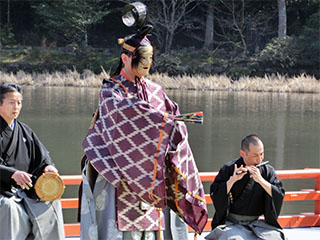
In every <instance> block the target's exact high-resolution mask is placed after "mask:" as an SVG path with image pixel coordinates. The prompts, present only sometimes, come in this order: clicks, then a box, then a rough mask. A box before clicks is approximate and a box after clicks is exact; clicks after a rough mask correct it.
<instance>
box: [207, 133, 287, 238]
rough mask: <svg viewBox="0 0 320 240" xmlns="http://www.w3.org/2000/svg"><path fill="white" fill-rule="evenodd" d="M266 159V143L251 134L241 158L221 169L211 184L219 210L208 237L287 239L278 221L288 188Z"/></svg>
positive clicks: (214, 201) (242, 143) (241, 151)
mask: <svg viewBox="0 0 320 240" xmlns="http://www.w3.org/2000/svg"><path fill="white" fill-rule="evenodd" d="M263 159H264V146H263V143H262V141H261V140H260V138H259V137H258V136H257V135H255V134H251V135H248V136H246V137H245V138H244V139H243V140H242V141H241V149H240V158H238V159H236V160H233V161H230V162H228V163H226V164H225V165H224V166H223V167H222V168H221V169H220V171H219V173H218V175H217V177H216V178H215V181H214V182H213V183H212V185H211V187H210V195H211V198H212V200H213V204H214V207H215V210H216V212H215V215H214V217H213V220H212V229H213V231H212V232H211V233H210V234H209V235H207V236H206V239H285V237H284V234H283V231H282V229H281V227H280V225H279V223H278V221H277V219H278V216H279V214H280V210H281V206H282V201H283V198H284V195H285V191H284V189H283V187H282V183H281V182H280V180H279V179H278V177H277V174H276V173H275V170H274V168H273V167H272V166H271V165H269V164H268V161H266V162H263ZM261 215H264V220H260V219H259V217H260V216H261Z"/></svg>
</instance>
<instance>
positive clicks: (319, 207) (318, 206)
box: [314, 177, 320, 214]
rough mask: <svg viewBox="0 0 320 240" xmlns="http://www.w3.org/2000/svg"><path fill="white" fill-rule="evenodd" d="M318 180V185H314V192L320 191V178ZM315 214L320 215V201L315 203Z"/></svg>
mask: <svg viewBox="0 0 320 240" xmlns="http://www.w3.org/2000/svg"><path fill="white" fill-rule="evenodd" d="M314 180H316V183H315V184H314V190H315V191H319V190H320V177H316V178H314ZM314 214H320V200H315V201H314Z"/></svg>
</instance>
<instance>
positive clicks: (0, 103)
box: [0, 83, 64, 240]
mask: <svg viewBox="0 0 320 240" xmlns="http://www.w3.org/2000/svg"><path fill="white" fill-rule="evenodd" d="M21 107H22V88H21V87H20V86H19V85H18V84H15V83H4V84H2V85H1V86H0V238H1V239H27V238H28V239H30V238H31V239H54V240H56V239H64V226H63V216H62V209H61V203H60V201H59V200H55V201H53V202H52V203H51V202H44V201H40V200H39V199H38V198H37V197H36V194H35V192H34V188H33V185H34V182H33V181H32V180H33V179H35V177H39V176H40V175H41V174H42V173H43V172H45V173H47V172H58V170H57V169H56V168H55V167H54V166H53V163H52V161H51V158H50V156H49V153H48V151H47V149H46V148H45V147H44V146H43V145H42V143H41V142H40V141H39V139H38V137H37V136H36V135H35V133H34V132H33V131H32V129H31V128H30V127H29V126H27V125H26V124H24V123H22V122H20V121H18V120H17V119H16V118H17V117H18V116H19V113H20V110H21Z"/></svg>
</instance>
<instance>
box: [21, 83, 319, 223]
mask: <svg viewBox="0 0 320 240" xmlns="http://www.w3.org/2000/svg"><path fill="white" fill-rule="evenodd" d="M98 92H99V89H97V88H72V87H35V88H32V87H26V88H25V93H24V103H23V109H22V112H21V114H20V117H19V118H20V120H21V121H24V122H26V123H27V124H28V125H29V126H30V127H32V128H33V129H34V130H35V132H36V133H37V135H38V136H39V138H40V139H41V141H42V142H43V143H44V145H45V146H46V147H47V149H48V150H49V151H50V155H51V157H52V159H53V160H54V162H55V164H56V166H57V167H58V169H59V171H60V174H80V160H81V157H82V155H83V151H82V148H81V143H82V140H83V138H84V137H85V135H86V133H87V129H88V127H89V124H90V120H91V115H92V113H93V112H94V111H95V109H96V105H97V102H98ZM166 92H167V94H168V95H169V97H170V98H171V99H173V100H174V101H176V102H177V103H178V104H179V106H180V112H182V113H186V112H193V111H203V112H204V124H203V125H197V124H188V129H189V140H190V144H191V147H192V150H193V154H194V156H195V159H196V162H197V165H198V168H199V170H200V171H218V170H219V168H220V166H221V165H222V164H223V163H224V162H226V161H229V160H232V159H235V158H237V157H238V156H239V147H240V140H241V139H242V137H244V136H245V135H248V134H250V133H256V134H258V135H259V136H260V137H261V138H262V140H263V141H264V144H265V159H266V160H269V161H270V163H271V164H272V165H273V166H274V167H275V168H276V169H302V168H320V95H319V94H317V95H314V94H292V93H291V94H287V93H248V92H212V91H210V92H203V91H166ZM284 185H285V188H286V190H298V189H302V188H313V186H314V181H313V180H299V181H295V180H285V181H284ZM205 188H206V190H207V191H208V189H209V185H208V184H206V185H205ZM76 191H77V188H75V187H68V189H67V190H66V192H65V194H64V197H74V196H75V193H76ZM209 211H210V215H211V213H212V209H209ZM298 212H313V202H308V201H303V202H297V203H293V202H291V203H290V202H286V203H285V204H284V207H283V210H282V214H295V213H298ZM65 214H66V216H67V217H66V221H67V222H68V221H74V219H75V211H73V210H66V213H65ZM210 217H212V216H210Z"/></svg>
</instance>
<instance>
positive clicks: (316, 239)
mask: <svg viewBox="0 0 320 240" xmlns="http://www.w3.org/2000/svg"><path fill="white" fill-rule="evenodd" d="M283 230H284V232H285V235H286V238H287V240H320V227H302V228H284V229H283ZM208 234H209V232H203V233H202V234H201V235H200V236H198V237H197V240H206V239H205V236H206V235H208ZM192 239H193V234H191V233H190V236H189V239H188V240H192ZM179 240H180V239H179Z"/></svg>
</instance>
